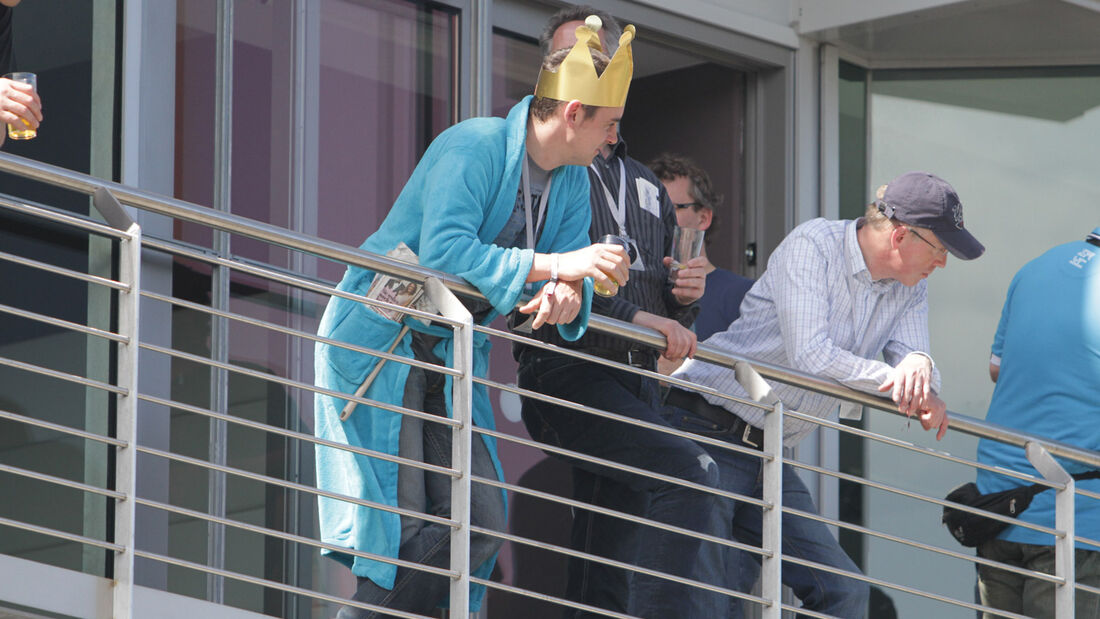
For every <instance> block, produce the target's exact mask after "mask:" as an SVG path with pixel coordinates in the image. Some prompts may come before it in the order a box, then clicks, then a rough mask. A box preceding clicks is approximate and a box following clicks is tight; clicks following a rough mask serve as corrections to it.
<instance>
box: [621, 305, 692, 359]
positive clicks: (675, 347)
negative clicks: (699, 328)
mask: <svg viewBox="0 0 1100 619" xmlns="http://www.w3.org/2000/svg"><path fill="white" fill-rule="evenodd" d="M633 322H634V324H636V325H641V326H643V327H649V328H650V329H655V330H657V331H660V332H661V334H662V335H664V336H665V342H666V343H665V351H664V352H663V353H661V356H662V357H664V358H665V359H668V360H669V361H679V360H681V359H683V358H684V357H694V356H695V348H696V340H695V332H694V331H692V330H691V329H688V328H687V327H685V326H684V325H682V324H680V323H678V322H676V321H675V320H672V319H671V318H664V317H662V316H657V315H656V314H650V313H649V312H638V313H637V314H634V321H633Z"/></svg>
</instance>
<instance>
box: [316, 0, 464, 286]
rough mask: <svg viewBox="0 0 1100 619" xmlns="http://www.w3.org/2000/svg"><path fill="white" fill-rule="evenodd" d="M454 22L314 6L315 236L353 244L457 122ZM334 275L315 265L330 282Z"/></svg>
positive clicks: (415, 7) (335, 3) (417, 7)
mask: <svg viewBox="0 0 1100 619" xmlns="http://www.w3.org/2000/svg"><path fill="white" fill-rule="evenodd" d="M456 27H457V16H456V14H455V13H454V12H453V11H451V10H449V9H441V8H438V7H432V6H426V5H424V4H420V3H415V4H414V3H411V2H402V1H397V0H367V1H366V2H351V1H349V0H325V1H324V2H323V3H322V4H321V68H320V71H321V76H320V80H321V92H320V106H321V107H320V118H321V122H320V129H319V135H318V139H319V144H318V152H319V161H318V163H319V165H318V167H319V172H318V196H317V234H318V235H319V236H321V237H323V238H326V239H331V240H333V241H338V242H341V243H347V244H350V245H356V246H357V245H359V244H360V243H362V242H363V239H365V238H366V237H367V235H368V234H370V233H371V232H373V231H374V230H376V229H377V228H378V226H379V225H380V224H381V223H382V220H383V219H384V218H385V216H386V214H387V213H388V212H389V210H390V206H391V205H392V204H393V201H394V199H396V198H397V194H398V192H400V191H401V188H402V187H404V185H405V181H406V180H408V178H409V176H410V175H411V174H412V170H413V167H415V166H416V162H417V161H418V160H419V159H420V156H421V155H422V154H423V153H424V150H425V149H426V148H427V147H428V144H429V143H430V142H431V140H432V139H433V138H435V136H436V135H438V134H439V133H440V132H442V131H443V130H444V129H446V128H447V127H448V126H450V125H451V124H452V123H453V122H454V121H455V119H456V117H457V113H456V111H457V101H456V97H455V93H454V88H455V84H456V83H457V82H456V80H457V77H458V76H457V75H456V68H455V67H456V63H457V60H458V59H457V56H456V51H455V46H456V43H457V39H456V37H457V33H456ZM342 272H343V268H342V267H338V266H335V265H328V264H324V265H322V271H321V275H322V276H323V277H326V278H328V279H339V277H340V276H341V274H342Z"/></svg>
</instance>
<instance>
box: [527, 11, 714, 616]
mask: <svg viewBox="0 0 1100 619" xmlns="http://www.w3.org/2000/svg"><path fill="white" fill-rule="evenodd" d="M586 10H589V7H572V8H566V9H563V10H562V11H560V12H559V13H558V14H557V15H555V16H554V17H552V18H551V19H550V22H549V24H548V25H547V28H546V31H545V34H544V35H543V37H542V38H543V42H544V45H546V44H547V42H548V41H553V43H550V44H549V45H546V47H544V52H548V53H550V54H551V55H552V54H553V53H555V52H550V51H549V49H547V47H551V48H560V47H563V46H567V45H571V44H572V42H573V41H572V33H573V32H574V31H575V27H576V24H577V23H578V22H577V21H576V20H577V19H578V18H581V17H582V16H583V13H582V11H586ZM603 17H604V19H603V20H602V21H605V22H606V24H605V25H607V26H610V27H611V28H612V29H617V25H615V23H614V20H613V19H612V18H611V17H610V16H607V15H606V14H605V15H604V16H603ZM589 20H591V18H589ZM612 145H613V146H612ZM589 182H590V184H591V186H592V193H591V203H592V206H591V208H592V227H591V229H590V236H591V238H593V239H596V238H600V237H602V236H603V235H605V234H612V235H617V236H619V237H620V238H624V239H626V241H627V242H628V243H629V245H630V246H631V249H632V253H634V254H635V256H636V257H635V256H632V260H631V264H630V275H631V277H630V283H629V284H626V285H624V286H621V287H620V288H619V290H618V294H617V295H615V296H614V297H609V298H604V299H598V300H597V299H594V300H593V304H592V305H593V311H594V312H598V313H600V314H605V315H608V316H611V317H614V318H618V319H620V320H624V321H627V322H633V323H635V324H638V325H642V326H646V327H650V328H653V329H656V330H657V331H660V332H661V333H662V334H664V335H665V338H666V341H667V344H666V348H665V350H664V351H663V355H664V356H665V357H666V358H669V359H681V358H683V357H685V356H689V355H691V354H693V353H694V351H695V334H694V333H692V332H691V331H690V330H689V329H688V328H687V326H686V325H690V324H691V322H692V321H693V320H694V318H695V314H696V311H697V309H696V306H695V301H696V300H697V299H698V298H699V297H700V296H702V294H703V288H704V273H703V270H702V260H701V259H698V260H697V261H696V263H694V264H693V263H690V262H689V263H688V267H689V268H685V269H683V270H681V271H680V273H679V275H678V277H677V278H676V281H675V284H673V283H669V277H668V272H669V271H668V267H667V263H668V261H669V260H670V259H669V258H667V257H666V256H668V255H669V254H670V250H671V246H672V230H673V227H674V226H675V224H676V215H675V207H674V206H673V205H672V203H671V201H670V200H669V199H668V195H667V193H666V192H665V190H664V189H663V187H662V185H661V182H660V181H659V180H658V179H657V177H656V176H655V175H654V174H653V173H652V172H650V171H649V170H648V169H647V168H646V167H645V166H644V165H642V164H641V163H640V162H638V161H636V160H634V159H632V158H630V157H628V156H627V155H626V147H625V144H623V143H622V142H621V141H618V142H617V143H616V142H615V141H611V142H609V143H608V144H606V145H604V147H603V148H602V149H601V153H600V154H599V155H597V156H596V157H595V158H594V160H593V161H592V163H591V164H590V166H589ZM535 336H536V337H538V338H539V339H542V340H544V341H548V342H551V343H554V344H557V345H559V346H565V347H568V348H574V349H577V350H581V351H583V352H586V353H589V354H592V355H596V356H599V357H603V358H605V359H610V360H613V361H618V362H620V363H622V364H624V365H632V366H635V367H639V368H644V369H648V370H655V369H656V367H657V357H658V355H659V354H662V351H658V350H655V349H652V348H648V347H645V346H639V345H634V344H632V343H631V342H629V341H626V340H623V339H621V338H616V337H613V336H610V335H605V334H598V333H588V334H585V335H584V336H583V337H582V338H580V339H578V340H577V341H574V342H566V341H564V340H562V339H561V338H560V337H558V336H557V334H555V333H553V332H551V331H550V330H548V329H539V330H537V331H536V332H535ZM518 356H519V360H520V373H519V385H520V386H521V387H523V388H525V389H530V390H533V391H537V392H540V393H543V394H546V395H550V396H554V397H558V398H562V399H565V400H569V401H572V402H576V403H578V404H581V405H584V406H590V407H594V408H598V409H600V410H604V411H609V412H612V413H615V414H618V415H623V416H625V417H628V418H630V419H636V420H641V421H644V422H648V423H651V424H658V425H667V424H665V423H664V422H663V420H662V419H661V417H660V412H661V393H660V386H659V384H658V382H657V380H656V379H654V378H649V377H645V376H641V375H639V374H635V373H631V372H629V371H626V370H620V369H615V368H612V367H609V366H606V365H602V364H598V363H590V362H584V361H580V360H578V359H576V358H574V357H569V356H565V355H561V354H558V353H554V352H550V351H547V350H543V349H539V348H534V347H523V348H521V349H520V351H519V355H518ZM523 419H524V422H525V424H526V426H527V429H528V431H529V432H530V433H531V435H532V436H533V437H534V438H535V439H536V440H539V441H540V442H545V443H549V444H551V445H553V446H554V447H561V448H565V449H568V450H570V451H578V452H581V453H584V454H585V455H588V456H594V457H597V458H601V459H606V460H611V461H614V462H617V463H619V464H624V465H629V466H632V467H636V468H641V469H647V470H649V471H653V472H656V473H660V474H662V475H665V476H671V477H678V478H681V479H684V480H686V481H690V482H694V483H697V484H702V485H707V486H712V487H713V486H715V485H716V484H717V466H716V465H715V464H714V461H713V460H712V459H711V458H710V457H709V456H707V455H706V452H705V451H704V450H703V449H702V448H701V447H699V445H697V444H696V443H695V442H694V441H692V440H690V439H686V438H681V437H676V436H670V435H667V434H663V433H661V432H658V431H654V430H651V429H647V428H642V427H639V426H637V425H633V424H631V423H625V422H621V421H618V420H614V419H608V418H605V417H599V416H596V415H591V414H588V413H584V412H580V411H577V410H574V409H571V408H568V407H564V406H557V405H554V404H551V403H548V402H545V401H542V400H538V399H535V398H525V399H524V402H523ZM551 455H558V454H554V453H551ZM558 457H560V455H558ZM567 460H568V462H569V463H570V464H571V465H572V478H573V497H574V498H575V499H577V500H579V501H582V502H585V503H591V504H594V505H597V506H599V507H602V508H606V509H611V510H614V511H617V512H625V513H626V514H629V515H631V516H643V515H646V514H647V512H646V509H645V508H646V505H647V504H649V505H650V506H651V507H650V509H649V511H648V517H650V518H652V519H654V520H657V521H660V522H662V523H665V524H670V525H674V526H679V527H683V528H687V529H693V530H696V531H701V532H708V530H707V527H708V526H710V523H709V517H710V513H711V512H712V511H713V510H714V509H715V504H716V499H715V498H714V497H712V496H710V495H707V494H705V493H703V492H699V491H697V490H692V489H689V488H686V487H684V486H682V485H677V484H673V483H668V482H664V481H660V480H656V479H652V478H648V477H644V476H640V475H634V474H630V473H625V472H623V471H620V470H617V469H612V468H610V467H607V466H602V465H598V464H594V463H591V462H586V461H583V460H579V459H574V458H567ZM642 539H644V540H645V542H644V544H641V543H640V541H641V540H642ZM571 543H572V546H573V548H574V549H575V550H579V551H582V552H585V553H588V554H594V555H597V556H600V557H605V558H607V559H612V560H615V561H619V562H623V563H628V564H632V565H639V566H641V567H643V568H649V569H653V570H659V571H662V572H666V573H670V574H673V575H676V576H681V577H686V578H693V579H696V580H707V581H709V582H716V581H718V580H719V578H718V576H717V574H710V575H707V576H704V574H705V570H704V568H709V569H712V570H715V571H717V570H718V567H719V566H720V565H721V557H720V556H716V557H711V560H709V561H700V560H699V557H698V553H699V550H700V544H699V541H698V540H697V539H696V538H693V537H689V536H686V535H681V534H675V533H669V532H666V531H663V530H659V529H655V528H649V527H639V526H637V525H636V524H634V523H633V522H630V521H629V520H625V519H623V518H621V517H615V516H609V515H604V514H599V513H595V512H590V511H587V510H582V509H574V510H573V532H572V540H571ZM632 582H633V589H632V585H631V583H632ZM632 590H633V595H630V593H631V591H632ZM566 597H567V598H568V599H570V600H572V601H575V602H580V603H583V604H587V605H590V606H596V607H599V608H602V609H606V610H610V611H616V612H623V613H629V614H632V615H638V616H642V617H647V618H648V617H678V618H685V617H707V618H708V619H709V618H711V617H715V616H718V614H719V611H718V608H719V604H720V603H721V602H722V600H721V599H719V598H718V596H716V595H715V594H711V593H708V592H706V591H703V590H701V589H693V588H691V587H688V586H684V585H681V584H678V583H674V582H672V581H669V580H667V579H664V578H659V577H653V576H648V575H646V574H643V573H634V574H631V572H630V571H628V570H624V569H620V568H617V567H612V566H609V565H605V564H604V563H603V562H598V561H587V560H583V559H579V558H571V559H569V565H568V578H567V585H566ZM567 616H570V617H574V616H588V613H585V612H583V611H569V612H567Z"/></svg>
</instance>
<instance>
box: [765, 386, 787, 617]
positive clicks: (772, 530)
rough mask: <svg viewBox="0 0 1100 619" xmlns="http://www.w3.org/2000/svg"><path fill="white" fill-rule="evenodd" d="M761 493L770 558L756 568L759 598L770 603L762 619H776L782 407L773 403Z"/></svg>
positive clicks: (780, 590) (780, 598) (780, 574)
mask: <svg viewBox="0 0 1100 619" xmlns="http://www.w3.org/2000/svg"><path fill="white" fill-rule="evenodd" d="M764 454H765V455H766V456H767V457H766V458H764V460H763V492H762V496H761V498H762V499H764V502H765V503H768V504H769V505H771V507H770V508H765V509H764V510H763V522H762V523H761V527H762V528H761V536H760V537H761V541H762V544H761V545H762V547H763V548H764V549H767V550H770V551H771V552H772V556H770V557H768V556H765V557H764V558H763V559H762V560H761V564H760V579H761V580H760V587H761V589H760V590H761V596H762V597H764V598H766V599H769V600H771V601H772V604H771V606H768V607H765V608H764V609H763V610H764V612H763V614H762V615H761V616H762V617H763V619H780V617H781V616H782V601H783V403H782V402H778V401H777V402H776V403H775V405H774V406H773V407H772V409H771V410H770V411H768V413H767V415H766V416H765V417H764Z"/></svg>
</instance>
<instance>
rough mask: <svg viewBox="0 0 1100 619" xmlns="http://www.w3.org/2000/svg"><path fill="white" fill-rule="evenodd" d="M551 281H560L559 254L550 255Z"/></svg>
mask: <svg viewBox="0 0 1100 619" xmlns="http://www.w3.org/2000/svg"><path fill="white" fill-rule="evenodd" d="M550 281H552V282H556V281H558V254H550Z"/></svg>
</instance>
